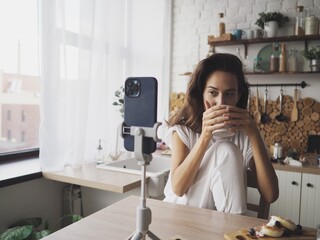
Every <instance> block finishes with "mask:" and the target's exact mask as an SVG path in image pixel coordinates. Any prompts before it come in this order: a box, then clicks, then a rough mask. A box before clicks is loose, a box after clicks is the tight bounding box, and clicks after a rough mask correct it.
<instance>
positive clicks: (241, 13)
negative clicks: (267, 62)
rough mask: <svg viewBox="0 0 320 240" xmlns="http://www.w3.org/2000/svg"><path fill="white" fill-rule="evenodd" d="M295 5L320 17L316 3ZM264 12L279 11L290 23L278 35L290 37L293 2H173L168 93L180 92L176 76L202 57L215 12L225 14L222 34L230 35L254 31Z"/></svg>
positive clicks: (213, 29)
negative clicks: (224, 27) (236, 30)
mask: <svg viewBox="0 0 320 240" xmlns="http://www.w3.org/2000/svg"><path fill="white" fill-rule="evenodd" d="M298 3H299V4H300V5H303V6H304V7H305V9H306V10H309V12H310V13H312V14H315V15H316V16H318V17H320V0H298ZM266 11H280V12H282V13H284V14H285V15H286V16H288V17H289V18H290V23H288V24H286V25H285V26H284V27H283V28H282V29H280V32H279V34H282V35H289V34H290V35H291V34H292V33H293V26H294V20H295V16H296V0H173V16H172V20H173V22H172V29H173V33H172V52H171V62H172V68H171V83H172V84H171V90H174V91H178V90H179V89H182V88H184V87H185V85H184V82H183V81H182V80H181V79H182V78H183V77H182V76H180V74H182V73H185V72H190V71H192V70H193V69H194V66H195V65H196V64H197V63H198V62H199V60H201V59H203V58H205V57H206V55H207V53H208V50H209V45H208V43H207V37H208V35H212V34H215V33H216V31H217V22H218V17H217V16H218V15H217V14H218V13H219V12H224V13H225V18H224V21H225V23H226V31H227V32H232V31H233V30H234V29H235V28H242V29H248V28H253V29H254V28H257V27H258V26H256V25H255V22H256V20H257V18H258V13H260V12H266ZM251 50H252V49H251ZM257 51H258V49H257ZM217 52H230V53H234V52H235V47H234V46H232V47H219V48H217ZM249 52H250V51H249ZM253 52H255V51H253ZM301 65H302V64H301Z"/></svg>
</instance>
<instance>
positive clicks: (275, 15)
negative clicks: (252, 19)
mask: <svg viewBox="0 0 320 240" xmlns="http://www.w3.org/2000/svg"><path fill="white" fill-rule="evenodd" d="M270 21H277V22H278V25H279V28H280V27H281V26H282V25H283V24H284V23H287V22H289V18H288V17H287V16H284V15H283V14H282V13H280V12H261V13H259V18H258V19H257V21H256V25H258V26H259V27H260V28H262V29H264V24H265V23H266V22H270Z"/></svg>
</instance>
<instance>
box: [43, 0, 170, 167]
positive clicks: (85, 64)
mask: <svg viewBox="0 0 320 240" xmlns="http://www.w3.org/2000/svg"><path fill="white" fill-rule="evenodd" d="M159 2H161V1H147V0H133V1H131V0H50V1H41V0H39V17H40V21H39V22H40V23H41V25H40V52H41V77H42V102H41V125H40V159H41V164H42V169H43V170H44V171H51V170H59V169H62V168H63V167H65V166H66V165H70V166H73V167H78V166H81V165H82V164H83V163H85V162H91V161H94V159H95V156H96V154H97V147H98V142H99V139H101V144H102V147H103V150H102V153H104V154H108V153H109V152H110V151H111V150H112V149H113V148H114V146H115V142H116V135H117V134H116V129H117V126H118V125H119V123H121V121H122V117H121V115H120V113H119V111H118V109H117V108H115V106H113V105H112V103H113V102H114V100H115V96H114V92H115V91H116V90H117V89H119V87H120V86H121V85H123V82H124V80H125V78H126V77H128V76H146V75H148V76H155V77H157V78H158V81H159V86H160V89H162V87H161V86H165V85H167V86H168V83H169V79H168V74H166V72H167V67H165V66H166V65H164V64H163V60H164V59H165V58H168V54H169V51H163V49H167V47H165V46H168V43H169V39H168V38H167V37H166V38H163V37H160V38H155V36H158V35H157V34H156V35H155V36H153V34H152V32H151V33H150V32H147V31H148V28H147V27H146V28H145V29H144V27H145V26H149V25H150V19H149V20H146V19H143V17H142V15H140V14H143V11H148V8H151V9H152V10H157V11H159ZM144 4H145V5H144ZM145 6H146V7H147V8H146V9H144V7H145ZM160 6H161V14H157V17H159V16H160V18H157V19H154V18H152V21H151V24H154V25H156V26H157V29H153V32H155V33H163V31H164V29H168V25H169V24H168V23H167V22H166V21H165V19H167V18H168V16H169V15H170V1H169V0H168V1H164V3H160ZM141 7H142V8H141ZM153 8H154V9H153ZM149 17H151V16H149ZM148 21H149V23H148ZM140 24H142V26H141V25H140ZM139 25H140V28H139ZM166 31H167V30H166ZM143 36H147V37H148V39H147V41H148V44H146V46H148V45H149V46H150V45H151V44H152V43H156V44H157V46H155V47H157V49H154V51H152V50H151V52H150V50H149V53H146V54H144V53H143V52H141V46H143V44H145V43H143V41H142V42H141V40H143V39H144V40H146V39H145V38H141V37H143ZM159 36H161V35H159ZM150 54H151V55H150ZM150 62H154V64H148V63H150ZM159 69H160V70H159ZM164 69H166V70H164ZM168 96H169V88H167V89H166V90H163V89H162V92H161V93H160V95H159V102H162V101H161V98H162V99H165V102H168ZM166 108H167V107H166V106H159V110H161V111H158V112H164V111H163V109H166ZM165 117H166V116H164V115H163V114H162V115H159V119H161V120H162V119H163V118H165ZM121 143H122V141H121V139H120V140H119V144H120V146H121Z"/></svg>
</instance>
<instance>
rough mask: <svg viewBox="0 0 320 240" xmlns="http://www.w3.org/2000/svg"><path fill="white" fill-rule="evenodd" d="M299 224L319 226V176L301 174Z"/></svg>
mask: <svg viewBox="0 0 320 240" xmlns="http://www.w3.org/2000/svg"><path fill="white" fill-rule="evenodd" d="M300 224H301V225H303V226H311V227H316V225H317V224H320V175H315V174H306V173H303V174H302V184H301V204H300Z"/></svg>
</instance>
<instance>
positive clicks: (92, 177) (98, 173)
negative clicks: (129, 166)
mask: <svg viewBox="0 0 320 240" xmlns="http://www.w3.org/2000/svg"><path fill="white" fill-rule="evenodd" d="M43 176H44V177H45V178H47V179H50V180H55V181H60V182H65V183H71V184H77V185H81V186H85V187H91V188H96V189H101V190H106V191H111V192H117V193H124V192H127V191H129V190H131V189H134V188H137V187H140V182H141V176H140V175H136V174H129V173H122V172H115V171H108V170H104V169H98V168H96V164H95V163H89V164H85V165H83V166H82V167H79V168H72V167H66V168H65V169H63V170H61V171H55V172H43Z"/></svg>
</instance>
